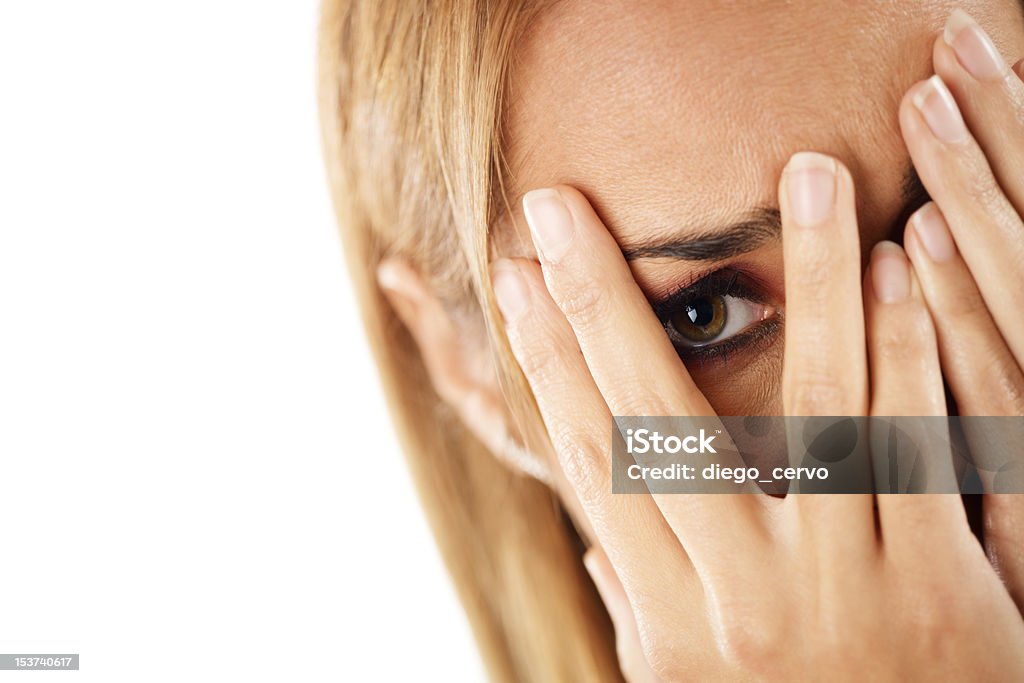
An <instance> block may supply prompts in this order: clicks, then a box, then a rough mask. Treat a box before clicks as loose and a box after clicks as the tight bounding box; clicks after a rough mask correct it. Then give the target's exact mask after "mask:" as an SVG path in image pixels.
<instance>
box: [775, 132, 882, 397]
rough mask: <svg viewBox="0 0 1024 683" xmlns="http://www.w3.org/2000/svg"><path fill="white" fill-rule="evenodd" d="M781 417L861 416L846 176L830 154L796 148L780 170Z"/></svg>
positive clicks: (856, 251) (859, 324)
mask: <svg viewBox="0 0 1024 683" xmlns="http://www.w3.org/2000/svg"><path fill="white" fill-rule="evenodd" d="M779 194H780V196H779V203H780V206H781V209H782V211H781V213H782V235H783V258H784V261H785V268H786V274H785V283H786V360H785V365H784V369H783V376H782V386H783V402H784V405H785V412H786V415H806V416H809V415H864V414H865V413H866V410H867V357H866V352H865V349H864V316H863V312H862V311H863V306H862V304H861V286H860V238H859V235H858V231H857V216H856V210H855V208H854V197H853V181H852V180H851V178H850V174H849V172H848V171H847V170H846V168H845V167H843V166H842V165H841V164H839V163H838V162H837V161H836V160H835V159H832V158H831V157H827V156H824V155H821V154H815V153H809V152H805V153H800V154H797V155H795V156H794V157H793V158H792V159H790V161H789V164H788V165H787V166H786V169H785V171H784V172H783V176H782V183H781V186H780V193H779Z"/></svg>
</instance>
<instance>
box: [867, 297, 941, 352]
mask: <svg viewBox="0 0 1024 683" xmlns="http://www.w3.org/2000/svg"><path fill="white" fill-rule="evenodd" d="M934 337H935V332H934V329H933V328H932V323H931V318H930V317H929V316H928V313H927V311H926V310H925V309H924V308H923V307H922V306H914V307H913V308H909V307H908V309H907V310H904V311H901V312H900V320H899V321H898V322H897V323H896V324H890V323H889V322H887V323H886V324H883V325H876V326H874V327H873V328H872V330H871V351H872V354H873V356H874V360H875V361H876V362H877V361H885V362H888V363H890V364H901V363H908V362H913V363H914V364H916V361H918V360H919V359H920V358H921V357H922V355H923V354H927V353H930V352H933V349H934V346H935V342H934Z"/></svg>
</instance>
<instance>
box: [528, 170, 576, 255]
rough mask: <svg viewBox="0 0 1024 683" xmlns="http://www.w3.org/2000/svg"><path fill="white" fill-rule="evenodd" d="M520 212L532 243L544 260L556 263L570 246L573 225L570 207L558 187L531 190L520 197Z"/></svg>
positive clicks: (573, 229) (573, 231) (573, 230)
mask: <svg viewBox="0 0 1024 683" xmlns="http://www.w3.org/2000/svg"><path fill="white" fill-rule="evenodd" d="M523 211H524V212H525V213H526V222H527V223H529V224H530V231H531V232H532V233H533V239H534V242H536V245H537V248H538V249H539V250H540V252H541V254H542V255H543V257H544V259H545V260H546V261H551V262H555V261H557V260H558V259H560V258H561V257H562V256H563V255H564V254H565V252H566V251H567V250H568V248H569V243H570V242H571V241H572V236H573V234H574V233H575V226H574V225H573V221H572V214H570V213H569V207H567V206H566V205H565V202H564V201H562V196H561V195H560V194H558V191H557V190H552V189H550V188H543V189H540V190H531V191H530V192H527V193H526V196H524V197H523Z"/></svg>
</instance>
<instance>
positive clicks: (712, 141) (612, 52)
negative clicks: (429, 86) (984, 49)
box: [506, 0, 946, 237]
mask: <svg viewBox="0 0 1024 683" xmlns="http://www.w3.org/2000/svg"><path fill="white" fill-rule="evenodd" d="M912 4H913V9H912V10H909V11H908V9H907V5H906V4H904V3H899V2H884V3H883V2H867V1H865V2H842V1H835V2H829V1H821V0H817V1H813V2H800V1H799V0H796V1H786V2H739V1H735V2H720V1H718V2H712V1H705V0H686V1H682V2H679V1H676V2H673V1H668V2H648V1H639V2H636V1H631V2H617V1H615V0H579V1H576V0H563V1H562V2H558V3H556V4H554V5H553V6H552V7H550V8H549V9H548V10H547V11H546V12H544V13H542V14H541V15H540V16H539V17H538V19H537V21H536V23H534V24H533V25H531V26H530V27H529V29H528V31H527V33H526V36H525V38H524V42H523V43H522V44H521V46H520V49H519V50H518V52H517V61H516V64H515V65H514V68H513V72H512V78H511V83H510V98H509V108H508V111H507V121H506V124H507V127H506V131H507V139H506V143H507V153H508V158H509V161H510V167H511V169H512V172H513V177H512V184H513V186H514V189H515V190H516V191H517V192H522V191H526V190H529V189H531V188H532V187H537V186H543V185H548V184H552V183H556V182H566V183H570V184H573V185H576V186H578V187H579V188H580V189H582V190H583V191H584V192H585V193H586V194H588V195H589V196H590V197H591V199H592V200H593V201H594V203H595V204H596V205H597V208H598V210H599V212H601V213H602V215H603V217H604V218H605V220H606V221H607V222H608V223H609V226H610V227H612V229H613V231H616V232H618V233H619V236H620V237H621V236H622V233H636V234H643V233H645V232H650V231H651V230H654V229H657V228H658V227H660V226H663V225H664V223H665V222H666V217H667V216H670V217H671V220H672V221H673V226H674V227H679V228H686V227H694V228H699V227H701V225H702V224H704V223H717V222H721V221H724V220H728V219H732V218H735V217H736V215H737V214H739V213H743V212H745V211H749V209H750V208H751V207H752V206H756V205H773V204H775V203H776V200H775V192H776V183H777V179H778V175H779V172H780V171H781V168H782V166H783V165H784V164H785V162H786V160H787V159H788V157H789V155H791V154H792V153H794V152H797V151H800V150H805V149H812V150H816V151H820V152H825V153H829V154H833V155H835V156H837V157H839V158H840V159H841V160H842V161H844V163H846V164H847V165H848V166H849V167H850V169H851V171H853V173H854V177H855V180H856V181H857V183H858V193H859V199H860V202H861V207H862V209H865V210H866V211H868V212H870V211H872V210H875V209H877V208H878V207H882V206H885V205H889V204H891V203H893V202H896V201H898V195H899V189H900V183H901V180H902V176H903V173H904V172H905V170H906V166H907V164H908V160H907V155H906V152H905V151H904V149H903V145H902V143H901V140H900V135H899V127H898V123H897V116H896V109H897V105H898V103H899V100H900V98H901V97H902V95H903V93H904V92H905V91H906V89H907V88H908V87H909V86H910V85H911V84H912V83H913V82H914V81H915V80H917V79H920V78H924V77H926V76H927V75H928V74H929V73H930V58H931V44H932V41H933V39H934V36H935V35H936V32H937V31H938V30H939V28H940V27H941V26H942V23H943V21H944V19H945V15H946V9H945V8H944V7H937V6H932V5H930V4H928V3H912ZM868 169H870V170H868Z"/></svg>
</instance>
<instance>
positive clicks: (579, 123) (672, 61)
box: [498, 0, 1024, 415]
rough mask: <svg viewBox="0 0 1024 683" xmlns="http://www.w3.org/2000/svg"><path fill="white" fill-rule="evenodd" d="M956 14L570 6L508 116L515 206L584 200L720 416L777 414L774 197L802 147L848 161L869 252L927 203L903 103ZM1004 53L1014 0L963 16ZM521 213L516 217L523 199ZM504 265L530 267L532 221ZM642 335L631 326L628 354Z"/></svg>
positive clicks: (873, 8) (779, 330)
mask: <svg viewBox="0 0 1024 683" xmlns="http://www.w3.org/2000/svg"><path fill="white" fill-rule="evenodd" d="M951 8H952V5H951V4H950V3H946V2H937V1H925V2H898V1H897V2H892V1H888V2H881V1H877V2H869V1H865V2H842V1H839V0H835V1H823V0H817V1H806V2H801V1H800V0H791V1H785V2H783V1H778V2H757V3H753V2H720V1H710V0H686V1H685V2H672V1H667V2H657V1H653V0H652V1H650V2H644V1H636V0H630V1H628V2H627V1H625V0H619V1H617V0H586V1H563V2H559V3H556V4H555V5H553V6H552V7H551V8H550V9H549V10H547V11H546V12H545V13H544V14H543V15H542V16H541V17H540V18H539V20H538V21H537V23H536V24H534V25H533V26H531V27H530V28H529V30H528V31H527V35H526V39H525V42H524V43H523V44H522V45H521V46H520V50H519V52H518V53H517V56H516V57H517V58H516V63H515V68H514V71H513V74H512V80H511V97H510V98H509V109H508V112H507V134H508V138H507V140H506V144H507V154H508V160H509V162H510V167H511V169H512V176H511V184H512V188H511V189H512V191H513V192H514V195H513V196H520V195H521V194H522V193H523V192H526V191H527V190H530V189H533V188H535V187H544V186H549V185H552V184H555V183H567V184H570V185H574V186H576V187H577V188H579V189H580V190H581V191H583V192H584V193H585V194H586V195H587V196H588V197H589V199H590V200H591V202H592V203H593V205H594V207H595V208H596V209H597V211H598V212H599V213H600V215H601V217H602V218H603V219H604V221H605V224H606V225H607V226H608V227H609V229H610V230H611V231H612V233H613V234H614V235H615V237H616V239H617V240H618V242H619V244H620V246H621V247H622V249H623V251H624V252H625V253H626V254H627V256H629V257H630V259H631V265H632V268H633V271H634V274H635V276H636V279H637V281H638V282H639V283H640V286H641V287H642V288H643V290H644V292H645V294H646V295H647V297H648V299H649V300H650V301H651V303H652V305H653V307H654V308H655V310H656V311H657V312H658V314H659V317H661V318H662V320H663V323H664V325H665V328H666V334H669V335H670V336H671V337H672V339H673V341H674V342H675V344H676V346H677V348H679V350H680V355H681V356H682V357H683V359H684V361H685V362H686V364H687V367H688V368H689V370H690V372H691V374H692V375H693V377H694V379H695V380H696V382H697V384H698V386H699V387H700V388H701V389H702V390H703V392H704V393H705V395H706V396H707V397H708V399H709V401H710V402H711V404H712V406H713V407H714V408H715V409H716V411H717V412H718V413H719V414H723V415H752V414H776V415H778V414H781V413H782V405H781V400H780V397H779V391H780V382H781V376H782V349H783V344H782V334H783V328H784V325H783V320H784V316H785V292H784V289H783V264H782V248H781V242H780V239H779V223H778V201H777V198H776V188H777V185H778V179H779V174H780V172H781V170H782V167H783V165H784V164H785V163H786V161H787V160H788V158H789V157H790V156H791V155H792V154H793V153H795V152H798V151H801V150H813V151H818V152H824V153H827V154H831V155H833V156H836V157H838V158H839V159H841V160H842V161H843V162H844V163H845V164H846V166H847V167H848V168H849V169H850V171H851V172H852V174H853V177H854V181H855V183H856V188H857V193H858V195H857V196H858V199H857V203H858V211H859V218H860V228H861V236H862V239H861V249H862V253H863V254H865V255H866V254H867V252H868V250H869V249H870V247H871V246H872V245H873V244H874V243H876V242H878V241H879V240H882V239H886V238H896V239H899V235H900V234H901V232H902V227H903V226H902V223H903V221H904V219H905V218H906V217H907V215H908V213H909V212H910V211H911V210H913V209H915V208H917V207H918V206H920V205H921V204H923V203H924V201H925V200H926V195H925V194H924V192H923V190H922V189H921V188H920V185H919V183H917V181H916V177H915V176H914V175H913V173H912V170H911V165H910V161H909V156H908V154H907V151H906V149H905V148H904V145H903V142H902V139H901V136H900V131H899V125H898V122H897V116H896V111H897V105H898V103H899V101H900V99H901V98H902V96H903V95H904V93H905V92H906V90H907V89H908V87H909V86H910V85H911V84H913V83H914V82H915V81H917V80H920V79H923V78H926V77H928V76H929V75H930V74H931V46H932V42H933V40H934V36H935V35H936V33H937V32H938V31H939V30H940V29H941V27H942V25H943V23H944V22H945V19H946V17H947V16H948V14H949V12H950V10H951ZM964 8H965V9H966V10H967V11H968V12H970V13H971V14H972V15H973V16H975V17H976V18H977V19H978V20H979V21H981V23H983V24H984V25H985V26H986V27H991V28H992V29H994V30H992V31H991V33H993V38H994V39H995V41H996V42H997V44H998V45H999V47H1000V48H1002V51H1003V53H1004V54H1019V53H1021V52H1022V51H1024V18H1022V11H1021V4H1020V1H1019V0H983V1H979V2H973V3H967V4H966V5H965V7H964ZM517 206H518V203H517ZM516 211H517V215H516V220H515V224H516V225H517V226H518V227H517V228H516V230H515V232H514V233H512V234H503V235H500V236H499V240H498V249H499V251H501V252H502V255H509V256H521V255H526V254H532V243H531V241H530V238H529V235H528V234H527V232H526V229H525V221H524V220H523V216H522V212H521V209H518V208H517V209H516ZM630 333H631V332H630V330H622V339H623V343H622V352H623V353H624V354H626V353H629V352H630V351H629V349H630V344H629V337H630Z"/></svg>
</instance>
